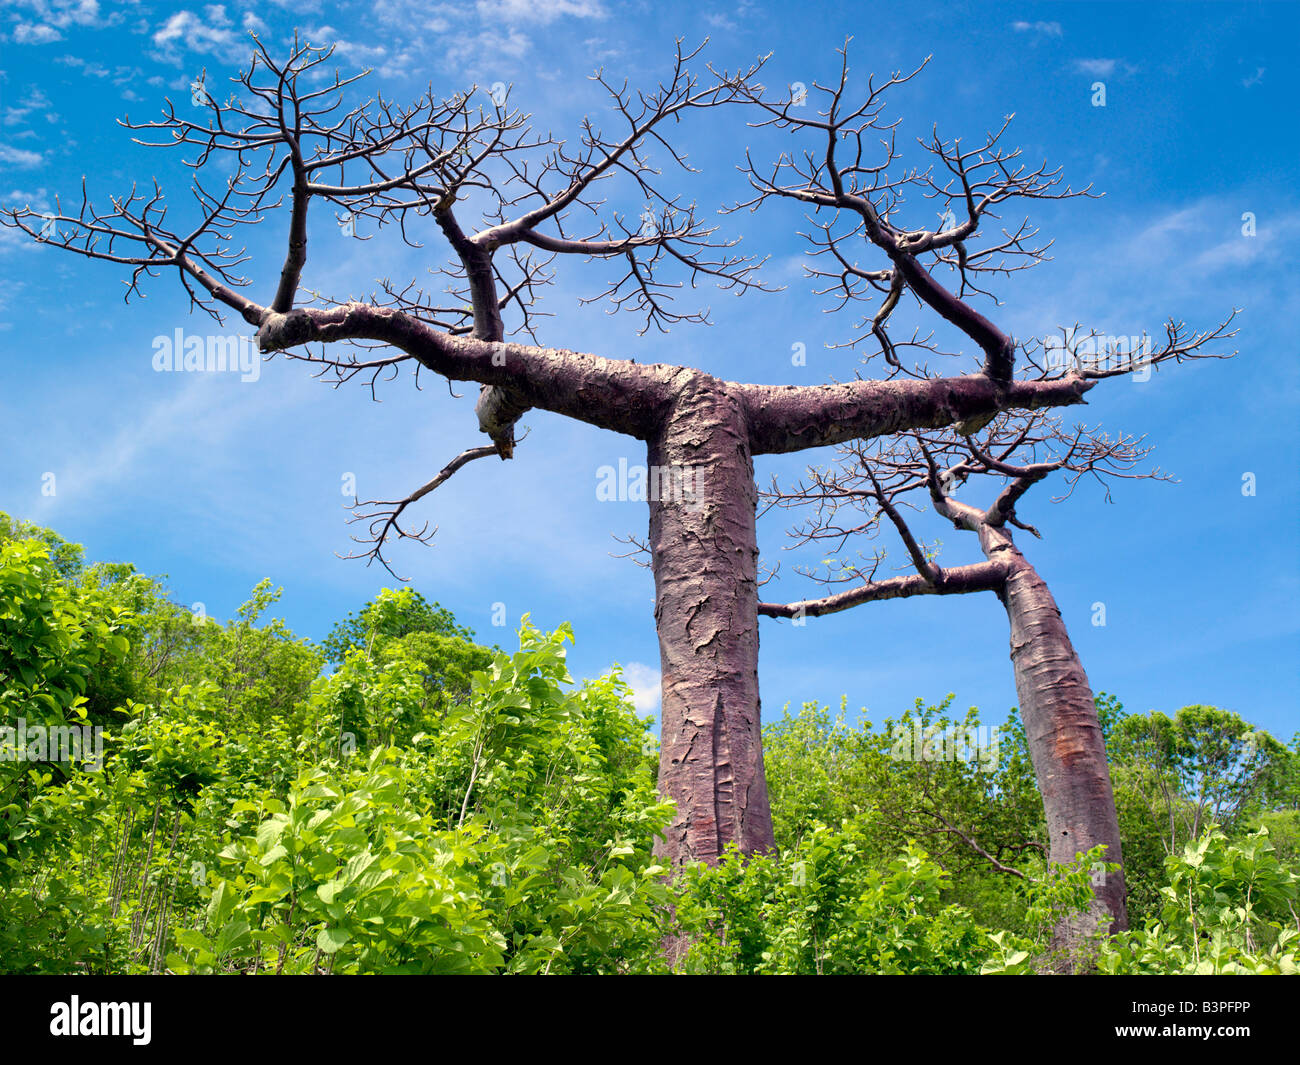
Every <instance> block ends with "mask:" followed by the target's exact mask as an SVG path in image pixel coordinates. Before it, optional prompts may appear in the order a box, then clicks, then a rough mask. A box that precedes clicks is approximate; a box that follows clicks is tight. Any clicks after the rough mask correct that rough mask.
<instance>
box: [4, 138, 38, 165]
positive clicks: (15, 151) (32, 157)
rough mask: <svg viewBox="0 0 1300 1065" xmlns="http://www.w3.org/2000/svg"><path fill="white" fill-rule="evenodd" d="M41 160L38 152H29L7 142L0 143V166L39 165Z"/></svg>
mask: <svg viewBox="0 0 1300 1065" xmlns="http://www.w3.org/2000/svg"><path fill="white" fill-rule="evenodd" d="M42 162H43V158H42V156H41V153H40V152H29V151H25V150H24V149H22V148H14V147H11V146H10V145H8V144H0V166H18V167H28V166H40V165H41V163H42Z"/></svg>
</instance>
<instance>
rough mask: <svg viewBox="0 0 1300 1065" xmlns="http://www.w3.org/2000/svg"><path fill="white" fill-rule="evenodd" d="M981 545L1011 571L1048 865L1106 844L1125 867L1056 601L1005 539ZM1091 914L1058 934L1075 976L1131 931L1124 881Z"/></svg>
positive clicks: (1084, 683) (1024, 715)
mask: <svg viewBox="0 0 1300 1065" xmlns="http://www.w3.org/2000/svg"><path fill="white" fill-rule="evenodd" d="M980 541H981V545H982V546H983V547H984V552H985V554H986V555H988V556H989V557H990V558H992V557H994V554H997V555H998V556H1000V557H1001V558H1002V559H1003V560H1004V561H1006V562H1007V563H1008V564H1009V571H1008V576H1007V581H1006V584H1005V586H1004V588H1003V590H1002V591H1000V592H999V593H998V595H999V598H1000V599H1001V600H1002V602H1003V605H1004V606H1005V607H1006V609H1007V616H1008V618H1009V619H1010V621H1011V661H1012V664H1013V666H1014V670H1015V677H1016V694H1017V696H1018V697H1019V701H1020V717H1021V720H1022V721H1023V722H1024V726H1025V736H1026V739H1027V741H1028V744H1029V755H1030V758H1031V760H1032V761H1033V765H1034V773H1035V775H1036V776H1037V778H1038V791H1039V793H1040V794H1041V795H1042V797H1043V810H1044V813H1045V815H1046V818H1047V832H1048V839H1049V852H1048V857H1049V859H1050V860H1051V861H1053V862H1059V863H1068V862H1072V861H1074V860H1075V857H1076V856H1077V855H1078V854H1080V853H1082V852H1084V851H1088V850H1091V849H1092V848H1093V847H1095V846H1097V845H1098V844H1102V843H1104V844H1105V845H1106V848H1107V849H1106V855H1105V860H1106V861H1107V862H1116V863H1122V862H1123V855H1122V853H1121V850H1120V838H1119V821H1118V819H1117V817H1116V814H1115V796H1114V793H1113V792H1112V790H1111V783H1110V769H1109V767H1108V765H1107V762H1106V745H1105V742H1104V740H1103V739H1102V734H1101V725H1100V723H1099V722H1098V720H1097V708H1096V705H1095V704H1094V702H1093V696H1092V689H1091V687H1090V686H1089V684H1088V677H1087V674H1085V673H1084V671H1083V665H1082V664H1081V663H1080V661H1079V656H1078V654H1077V653H1076V652H1075V650H1074V646H1073V645H1072V644H1071V643H1070V637H1069V634H1068V633H1067V632H1066V629H1065V623H1064V622H1063V621H1062V620H1061V611H1060V609H1059V608H1058V607H1057V605H1056V600H1055V599H1054V598H1053V597H1052V593H1051V592H1050V591H1049V590H1048V587H1047V584H1046V583H1045V582H1044V581H1043V579H1042V578H1041V577H1040V576H1039V575H1038V572H1037V571H1036V570H1035V569H1034V567H1033V566H1031V565H1030V564H1029V563H1028V562H1027V561H1026V560H1025V558H1024V556H1023V555H1021V554H1020V552H1019V550H1018V549H1017V548H1016V547H1015V545H1014V543H1012V541H1011V537H1010V535H1009V534H1008V533H1007V532H1006V531H1005V530H1004V529H995V528H990V527H989V526H987V525H986V526H982V527H981V529H980ZM1093 884H1094V888H1093V891H1094V896H1093V903H1092V906H1091V907H1090V908H1089V911H1088V913H1087V914H1086V915H1085V916H1084V917H1082V918H1081V919H1079V920H1076V921H1073V922H1069V923H1067V924H1063V925H1062V926H1061V927H1059V928H1058V929H1057V930H1056V940H1057V942H1056V944H1055V945H1056V947H1057V949H1058V950H1059V951H1060V953H1061V956H1062V960H1063V961H1064V962H1065V963H1066V964H1068V965H1069V966H1070V967H1071V968H1076V969H1077V968H1086V967H1087V966H1088V959H1087V958H1085V957H1082V956H1081V954H1080V949H1081V948H1083V947H1085V946H1086V942H1087V939H1088V937H1089V935H1090V934H1091V933H1092V932H1094V931H1095V930H1096V929H1097V928H1098V927H1100V926H1102V925H1108V926H1109V930H1110V931H1111V932H1112V933H1113V932H1120V931H1123V930H1124V929H1126V928H1128V911H1127V908H1126V892H1125V887H1124V872H1123V869H1122V868H1121V869H1119V870H1117V871H1115V872H1113V873H1105V874H1104V875H1103V874H1100V873H1099V874H1097V875H1096V876H1094V879H1093Z"/></svg>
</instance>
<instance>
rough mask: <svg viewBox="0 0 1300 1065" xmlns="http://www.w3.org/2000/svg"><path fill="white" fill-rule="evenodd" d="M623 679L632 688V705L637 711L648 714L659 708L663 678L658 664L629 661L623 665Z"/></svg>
mask: <svg viewBox="0 0 1300 1065" xmlns="http://www.w3.org/2000/svg"><path fill="white" fill-rule="evenodd" d="M623 679H624V680H626V681H627V684H628V687H629V688H631V689H632V705H633V706H635V707H636V709H637V712H638V713H641V714H648V713H651V712H652V711H657V710H658V709H659V698H660V693H661V690H662V687H663V685H662V680H661V676H660V673H659V669H658V667H656V666H647V665H646V664H645V663H644V662H629V663H628V664H627V665H626V666H624V667H623Z"/></svg>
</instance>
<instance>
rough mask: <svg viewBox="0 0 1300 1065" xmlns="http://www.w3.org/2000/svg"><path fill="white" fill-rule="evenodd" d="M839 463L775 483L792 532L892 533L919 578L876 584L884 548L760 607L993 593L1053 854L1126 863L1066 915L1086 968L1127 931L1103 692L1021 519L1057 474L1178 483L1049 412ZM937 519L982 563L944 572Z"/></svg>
mask: <svg viewBox="0 0 1300 1065" xmlns="http://www.w3.org/2000/svg"><path fill="white" fill-rule="evenodd" d="M838 451H839V462H838V464H837V466H836V467H835V468H828V469H824V470H822V469H813V470H810V471H809V474H808V476H807V477H806V479H805V480H803V481H801V482H800V483H799V484H797V485H795V486H792V487H790V488H782V487H781V486H780V485H779V484H777V483H775V482H774V483H773V486H772V490H771V491H770V492H768V493H765V496H766V499H767V506H768V507H769V508H770V507H779V508H786V509H792V508H793V509H799V510H805V509H807V510H810V511H811V514H810V516H808V517H806V518H805V519H804V520H803V521H802V522H801V523H800V524H798V525H797V526H796V527H795V528H793V529H791V535H792V537H793V539H794V542H795V546H799V545H802V544H806V543H816V544H818V545H819V546H823V547H824V548H825V549H827V550H829V552H830V553H831V554H837V553H839V552H841V551H842V550H843V549H844V548H845V546H847V545H848V544H854V545H855V546H856V545H857V544H859V543H861V542H863V541H865V540H873V541H874V540H875V538H876V537H877V536H878V534H879V532H880V530H881V528H882V527H883V526H886V525H888V526H891V527H892V528H893V529H894V531H895V533H896V534H897V537H898V539H899V541H900V542H901V543H902V545H903V547H904V548H905V550H906V554H907V559H908V565H909V567H910V568H911V569H912V570H913V571H914V572H912V573H909V574H907V575H900V576H885V577H877V574H878V573H879V572H880V567H881V566H882V564H883V563H884V562H885V561H886V559H887V557H888V555H887V552H885V551H883V550H880V549H875V550H874V551H872V553H871V554H870V555H869V556H868V555H865V554H863V553H862V552H861V551H860V550H859V551H858V552H857V554H858V558H859V559H860V561H848V560H845V559H841V560H840V561H839V562H835V561H830V560H828V561H829V565H828V566H826V567H825V569H819V570H812V571H808V572H807V575H808V576H810V577H812V578H813V579H814V580H816V581H818V582H820V583H822V584H823V585H826V586H832V587H834V586H839V585H847V586H848V587H845V588H844V589H843V590H841V591H835V592H831V593H830V594H828V595H825V596H821V597H819V598H815V599H808V600H802V601H799V602H794V603H783V604H777V603H760V604H759V608H758V609H759V613H760V614H762V615H765V616H769V617H816V616H821V615H825V614H831V613H837V612H839V611H842V610H848V609H850V608H852V607H855V606H860V605H862V604H864V603H869V602H879V601H882V600H887V599H906V598H911V597H912V596H917V595H966V594H970V593H974V592H992V593H993V594H994V595H996V596H997V598H998V599H999V600H1000V601H1001V602H1002V605H1003V607H1004V608H1005V610H1006V613H1007V618H1008V620H1009V622H1010V630H1011V662H1012V668H1013V672H1014V675H1015V684H1016V694H1017V696H1018V699H1019V704H1020V705H1019V708H1020V716H1021V720H1022V722H1023V724H1024V729H1025V737H1026V742H1027V744H1028V749H1029V756H1030V760H1031V762H1032V764H1033V767H1034V773H1035V776H1036V777H1037V782H1038V791H1039V794H1040V795H1041V796H1042V798H1043V809H1044V816H1045V820H1046V828H1047V844H1048V845H1047V850H1046V857H1047V858H1048V859H1049V860H1050V861H1051V862H1054V863H1058V864H1062V865H1064V864H1068V863H1071V862H1073V861H1075V860H1076V859H1077V858H1078V857H1079V855H1081V854H1086V853H1088V852H1089V851H1091V850H1092V849H1093V848H1094V847H1097V846H1104V847H1105V848H1106V849H1105V855H1104V858H1105V861H1106V862H1107V863H1112V864H1115V865H1118V866H1119V868H1118V869H1117V870H1111V871H1108V872H1106V873H1105V874H1103V875H1100V876H1095V877H1094V883H1093V887H1094V900H1093V904H1092V906H1091V907H1090V908H1089V911H1088V912H1087V913H1085V914H1082V915H1080V916H1078V917H1070V918H1067V919H1065V920H1063V921H1062V922H1061V924H1060V926H1059V927H1058V928H1057V930H1056V936H1055V939H1056V946H1057V948H1058V949H1059V950H1060V952H1061V955H1062V957H1063V958H1064V959H1066V960H1067V961H1068V962H1069V963H1070V964H1073V965H1076V966H1078V965H1086V949H1087V943H1088V940H1089V938H1090V937H1091V936H1092V934H1093V933H1094V932H1095V931H1096V930H1097V929H1098V928H1099V927H1101V928H1105V929H1107V930H1109V931H1110V932H1112V933H1113V932H1118V931H1121V930H1123V929H1126V928H1127V927H1128V913H1127V908H1126V893H1125V887H1124V873H1123V850H1122V846H1121V841H1120V835H1119V821H1118V818H1117V816H1116V812H1115V797H1114V793H1113V791H1112V788H1111V781H1110V771H1109V767H1108V765H1107V759H1106V746H1105V742H1104V739H1103V736H1102V731H1101V725H1100V723H1099V722H1098V719H1097V711H1096V705H1095V703H1094V700H1093V692H1092V688H1091V686H1090V685H1089V683H1088V677H1087V674H1086V672H1085V671H1084V668H1083V664H1082V662H1081V661H1080V660H1079V656H1078V654H1077V653H1076V651H1075V649H1074V646H1073V644H1072V643H1071V642H1070V637H1069V633H1068V632H1067V631H1066V626H1065V623H1064V621H1063V620H1062V617H1061V611H1060V609H1059V607H1058V606H1057V604H1056V600H1055V599H1054V597H1053V596H1052V593H1051V590H1050V589H1049V588H1048V586H1047V582H1046V581H1045V580H1044V579H1043V577H1042V576H1041V574H1040V573H1039V572H1038V570H1037V569H1036V568H1035V567H1034V565H1033V563H1032V562H1031V561H1030V560H1029V559H1027V558H1026V557H1025V555H1024V554H1023V553H1022V552H1021V550H1020V548H1019V547H1018V546H1017V544H1016V542H1015V539H1014V536H1013V533H1012V529H1013V528H1016V529H1020V530H1023V531H1025V532H1028V533H1031V534H1032V535H1034V536H1035V537H1040V538H1041V534H1040V533H1039V532H1038V530H1037V529H1036V528H1035V527H1034V526H1033V525H1031V524H1029V523H1028V522H1027V521H1025V520H1024V518H1023V517H1022V516H1021V515H1020V514H1019V513H1018V507H1019V505H1020V503H1021V502H1022V501H1023V499H1024V497H1025V495H1026V493H1028V492H1029V491H1030V490H1031V489H1032V488H1033V487H1034V486H1035V485H1037V484H1038V483H1040V482H1042V481H1044V480H1046V479H1048V478H1053V477H1058V478H1059V479H1060V480H1061V481H1062V485H1063V490H1062V491H1061V492H1060V493H1059V494H1058V495H1056V496H1055V497H1053V502H1060V501H1062V500H1064V499H1066V498H1068V497H1069V496H1070V495H1071V494H1072V493H1073V491H1074V489H1075V487H1076V485H1077V484H1078V483H1079V481H1080V480H1081V479H1083V478H1085V477H1087V478H1090V479H1096V480H1097V481H1099V482H1100V483H1101V484H1102V485H1103V487H1105V488H1106V495H1107V499H1109V495H1110V493H1109V486H1108V484H1107V482H1108V481H1109V480H1112V479H1117V478H1120V479H1139V478H1146V479H1158V480H1169V479H1170V478H1168V477H1166V476H1164V475H1163V474H1161V472H1160V470H1159V469H1158V468H1157V469H1151V470H1146V471H1140V470H1139V469H1138V467H1139V465H1140V464H1141V463H1142V462H1143V460H1144V459H1145V458H1146V457H1147V456H1148V455H1149V454H1150V451H1151V448H1150V447H1148V446H1146V445H1145V444H1144V443H1143V442H1142V441H1141V440H1137V439H1134V438H1133V437H1130V436H1125V435H1123V434H1120V435H1118V436H1115V437H1112V436H1110V435H1109V434H1107V433H1105V432H1104V431H1102V430H1101V429H1100V428H1095V429H1088V428H1087V427H1084V426H1076V427H1075V428H1074V430H1072V431H1067V430H1065V429H1064V428H1063V426H1062V424H1061V422H1060V419H1059V417H1058V416H1056V415H1055V414H1053V413H1051V412H1046V411H1033V412H1027V413H1014V412H1012V413H1004V414H999V415H997V416H996V417H995V418H994V420H993V422H992V423H991V424H990V425H989V426H987V427H986V428H985V429H984V430H983V431H982V432H980V433H978V434H972V435H969V436H962V435H961V434H959V433H957V432H955V431H954V430H952V429H947V430H937V431H919V432H909V433H903V434H900V435H899V436H897V437H894V438H891V439H889V440H877V441H870V442H863V441H852V442H850V443H847V444H843V445H841V446H840V447H839V449H838ZM990 479H991V480H995V481H998V482H1000V483H1001V487H1000V489H999V490H998V491H997V493H996V495H995V496H994V498H993V500H992V502H991V503H988V504H986V505H984V506H979V505H977V504H975V503H973V502H971V501H969V498H967V499H958V498H957V491H958V489H961V490H962V494H963V495H965V496H967V497H969V495H970V489H971V487H973V486H974V485H975V484H978V483H980V482H985V481H988V480H990ZM917 497H921V500H922V503H924V502H926V501H928V502H929V503H930V504H931V506H932V508H933V512H934V513H935V514H937V515H938V516H940V517H941V518H943V519H945V520H946V521H947V522H950V523H951V524H952V526H953V527H954V528H956V529H958V530H963V531H966V532H970V533H973V534H974V535H975V537H976V538H977V541H978V545H979V550H980V552H981V553H982V554H983V556H984V561H983V562H976V563H972V564H966V565H952V566H945V565H940V564H939V562H938V561H937V554H938V552H937V550H936V549H932V548H930V547H927V545H926V543H925V540H924V538H923V537H921V536H920V535H918V534H917V532H916V531H915V529H914V527H913V526H914V522H913V521H912V520H909V518H908V517H907V516H906V512H907V511H909V510H920V509H923V507H922V506H919V505H918V503H917V502H915V500H916V498H917ZM935 830H936V831H942V832H947V833H956V834H958V835H959V836H960V837H961V840H962V842H963V843H964V844H965V845H966V846H968V847H970V848H971V849H972V850H974V851H975V852H976V853H978V854H980V855H981V856H982V857H983V858H984V859H986V860H987V861H988V862H989V863H990V865H991V866H992V867H993V868H995V869H997V870H999V871H1000V872H1004V873H1009V874H1011V875H1014V876H1018V877H1023V876H1024V873H1023V872H1021V871H1020V870H1018V869H1016V868H1015V867H1014V866H1007V865H1004V864H1003V863H1002V862H1001V861H999V860H998V859H997V858H996V857H995V856H994V855H992V854H990V853H989V852H988V851H986V850H985V849H984V848H982V847H981V846H980V843H979V841H978V839H977V838H975V836H974V835H972V834H968V833H963V832H961V831H960V830H959V829H958V828H956V827H955V826H953V825H952V824H951V823H949V822H946V821H941V823H940V824H938V825H936V826H935Z"/></svg>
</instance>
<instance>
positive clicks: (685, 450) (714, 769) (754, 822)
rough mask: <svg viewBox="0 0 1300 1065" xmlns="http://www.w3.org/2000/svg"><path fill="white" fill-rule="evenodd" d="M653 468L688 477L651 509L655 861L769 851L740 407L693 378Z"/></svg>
mask: <svg viewBox="0 0 1300 1065" xmlns="http://www.w3.org/2000/svg"><path fill="white" fill-rule="evenodd" d="M648 455H649V465H650V466H651V468H655V467H660V468H668V469H674V468H694V469H697V470H700V471H702V476H703V480H702V484H700V485H698V486H697V492H698V494H697V496H696V498H694V499H691V500H681V499H667V500H665V499H659V500H655V501H652V502H651V504H650V541H649V543H650V551H651V565H652V567H653V570H654V579H655V621H656V624H657V627H658V632H659V655H660V663H661V666H662V670H663V677H662V693H663V695H662V700H663V702H662V705H663V710H662V734H661V753H660V770H659V783H660V787H661V788H662V789H663V790H664V792H665V793H666V794H668V795H671V796H672V797H673V798H674V799H675V800H676V802H677V813H676V817H675V818H674V820H673V823H672V825H671V826H670V827H669V830H668V835H667V838H666V839H665V840H664V842H663V843H662V845H661V847H660V853H661V854H662V855H663V856H664V857H665V858H667V859H668V860H669V861H670V863H672V864H673V865H680V864H681V863H683V862H686V861H690V860H693V859H699V860H703V861H707V862H712V861H716V860H717V858H718V857H719V856H720V855H721V854H722V853H723V851H724V850H725V849H726V847H727V845H728V844H731V843H735V844H736V845H737V846H738V847H739V848H740V849H741V850H742V851H744V852H746V853H752V852H755V851H766V850H769V849H770V848H771V847H772V845H773V839H772V817H771V811H770V809H769V806H768V797H767V783H766V778H765V776H764V773H763V750H762V738H761V736H760V720H759V695H758V612H757V607H758V580H757V574H758V542H757V534H756V527H755V510H756V506H757V503H758V489H757V486H756V485H755V483H754V466H753V460H752V459H751V457H750V447H749V430H748V426H747V425H746V424H745V411H744V408H743V406H742V405H741V403H740V402H739V401H738V400H737V399H736V397H735V396H734V395H732V394H731V392H729V391H728V390H727V388H726V387H725V386H724V385H723V383H722V382H719V381H716V380H714V379H712V378H710V377H708V376H707V375H703V374H700V375H692V376H691V377H690V378H689V379H688V380H687V382H686V384H685V387H684V388H683V389H682V392H681V394H680V395H679V397H678V399H677V401H676V403H674V404H673V406H672V409H671V411H670V412H669V414H668V417H667V418H666V419H665V424H664V426H663V428H662V429H661V430H660V432H658V433H656V434H655V436H654V437H653V438H652V439H651V441H650V444H649V449H648Z"/></svg>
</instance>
